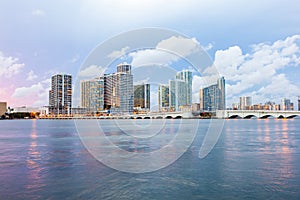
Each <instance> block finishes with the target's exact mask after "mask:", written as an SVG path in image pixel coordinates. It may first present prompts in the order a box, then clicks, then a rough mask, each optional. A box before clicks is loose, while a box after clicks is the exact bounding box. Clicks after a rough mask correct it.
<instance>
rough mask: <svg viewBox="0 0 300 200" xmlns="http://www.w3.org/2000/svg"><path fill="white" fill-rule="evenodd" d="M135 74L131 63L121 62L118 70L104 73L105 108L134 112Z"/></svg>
mask: <svg viewBox="0 0 300 200" xmlns="http://www.w3.org/2000/svg"><path fill="white" fill-rule="evenodd" d="M133 95H134V94H133V76H132V74H131V65H128V64H119V65H118V66H117V72H116V73H114V74H105V75H104V108H105V109H109V110H110V111H111V112H117V113H123V114H125V113H132V112H133Z"/></svg>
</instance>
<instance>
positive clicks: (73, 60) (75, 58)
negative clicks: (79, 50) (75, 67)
mask: <svg viewBox="0 0 300 200" xmlns="http://www.w3.org/2000/svg"><path fill="white" fill-rule="evenodd" d="M79 59H80V56H79V55H78V54H76V55H75V56H73V57H72V58H71V59H70V60H69V62H70V63H76V62H77V61H78V60H79Z"/></svg>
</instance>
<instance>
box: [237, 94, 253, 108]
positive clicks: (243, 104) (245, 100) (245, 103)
mask: <svg viewBox="0 0 300 200" xmlns="http://www.w3.org/2000/svg"><path fill="white" fill-rule="evenodd" d="M251 106H252V98H251V97H248V96H243V97H240V110H250V109H251Z"/></svg>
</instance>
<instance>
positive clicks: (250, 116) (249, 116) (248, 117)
mask: <svg viewBox="0 0 300 200" xmlns="http://www.w3.org/2000/svg"><path fill="white" fill-rule="evenodd" d="M252 117H257V116H256V115H246V116H245V117H244V119H251V118H252Z"/></svg>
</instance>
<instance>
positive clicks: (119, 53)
mask: <svg viewBox="0 0 300 200" xmlns="http://www.w3.org/2000/svg"><path fill="white" fill-rule="evenodd" d="M128 49H130V47H129V46H126V47H123V48H122V49H121V50H119V51H113V52H111V53H110V54H109V55H108V56H107V57H108V58H112V59H116V58H119V57H120V56H122V55H124V54H125V53H126V51H127V50H128Z"/></svg>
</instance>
